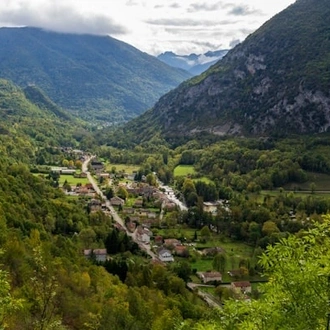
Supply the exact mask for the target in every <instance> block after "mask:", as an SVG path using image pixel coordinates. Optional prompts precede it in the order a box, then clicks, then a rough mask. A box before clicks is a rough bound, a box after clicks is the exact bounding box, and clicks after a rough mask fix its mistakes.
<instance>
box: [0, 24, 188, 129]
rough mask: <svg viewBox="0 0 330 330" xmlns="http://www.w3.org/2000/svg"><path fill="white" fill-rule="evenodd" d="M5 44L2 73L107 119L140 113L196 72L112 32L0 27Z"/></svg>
mask: <svg viewBox="0 0 330 330" xmlns="http://www.w3.org/2000/svg"><path fill="white" fill-rule="evenodd" d="M0 44H1V45H2V47H1V49H0V77H2V78H5V79H9V80H12V81H13V82H14V83H16V84H18V85H19V86H21V87H26V86H27V85H28V84H35V85H36V86H38V87H39V88H41V89H42V90H44V91H45V92H46V93H47V95H49V96H50V97H51V99H52V100H54V102H55V103H57V104H58V105H60V106H61V107H63V108H65V109H68V110H70V111H71V112H72V113H74V114H77V115H79V116H80V117H85V118H86V117H87V118H89V119H91V118H94V119H97V120H103V121H106V122H112V123H113V122H120V121H125V120H127V119H129V118H133V117H136V116H137V115H139V114H141V113H142V112H144V111H146V110H147V109H148V108H150V107H151V106H152V105H153V104H154V103H155V102H156V101H157V99H158V98H159V97H160V96H161V95H163V94H164V93H166V92H168V91H169V90H170V89H172V88H174V87H176V86H177V85H178V84H179V83H180V82H182V81H183V80H185V79H187V78H189V77H191V75H190V74H189V73H188V72H185V71H183V70H179V69H176V68H172V67H169V66H168V65H166V64H164V63H162V62H161V61H159V60H157V59H156V58H155V57H153V56H150V55H148V54H146V53H143V52H141V51H139V50H137V49H136V48H134V47H132V46H130V45H128V44H126V43H124V42H121V41H119V40H116V39H113V38H111V37H109V36H92V35H76V34H63V33H55V32H50V31H44V30H41V29H37V28H28V27H27V28H1V29H0Z"/></svg>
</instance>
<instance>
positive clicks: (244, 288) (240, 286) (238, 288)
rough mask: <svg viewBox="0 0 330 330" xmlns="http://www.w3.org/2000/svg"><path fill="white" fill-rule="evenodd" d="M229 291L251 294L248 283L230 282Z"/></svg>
mask: <svg viewBox="0 0 330 330" xmlns="http://www.w3.org/2000/svg"><path fill="white" fill-rule="evenodd" d="M231 289H232V290H233V291H234V292H236V293H243V294H246V293H251V291H252V288H251V283H250V282H249V281H242V282H232V283H231Z"/></svg>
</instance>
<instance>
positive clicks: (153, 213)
mask: <svg viewBox="0 0 330 330" xmlns="http://www.w3.org/2000/svg"><path fill="white" fill-rule="evenodd" d="M147 216H148V218H149V219H156V216H157V215H156V213H155V212H148V214H147Z"/></svg>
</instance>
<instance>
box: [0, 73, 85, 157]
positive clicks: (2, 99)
mask: <svg viewBox="0 0 330 330" xmlns="http://www.w3.org/2000/svg"><path fill="white" fill-rule="evenodd" d="M0 117H1V123H0V146H1V147H0V154H1V155H2V156H4V155H6V156H8V157H9V158H11V159H13V160H14V161H15V162H16V161H17V160H19V161H22V162H25V163H33V162H34V161H35V160H36V158H37V157H38V154H40V153H43V152H44V150H46V149H47V148H48V147H49V146H63V145H64V146H75V145H76V144H77V143H78V142H77V138H76V137H77V136H78V132H79V136H82V135H84V134H85V136H87V133H84V128H83V126H82V125H81V124H80V123H79V122H78V120H77V119H75V118H72V116H71V115H70V114H69V113H67V112H66V111H65V110H63V109H61V108H59V107H58V106H56V105H55V104H54V103H53V102H52V101H51V100H50V99H49V97H48V96H47V95H46V94H45V93H44V92H43V91H41V90H39V89H36V88H35V87H33V86H28V87H27V88H26V89H24V90H23V89H21V88H19V87H18V86H16V85H14V84H13V83H12V82H10V81H7V80H4V79H0ZM73 136H76V137H73Z"/></svg>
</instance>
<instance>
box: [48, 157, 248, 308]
mask: <svg viewBox="0 0 330 330" xmlns="http://www.w3.org/2000/svg"><path fill="white" fill-rule="evenodd" d="M80 160H81V162H82V170H81V171H77V170H76V169H75V168H69V167H56V168H52V171H55V172H57V173H58V174H59V175H60V176H63V177H64V178H65V177H68V178H69V177H71V176H73V177H74V178H75V179H76V180H75V182H76V184H75V185H73V184H71V185H68V184H67V181H69V180H66V179H65V180H64V183H63V184H62V186H61V189H63V190H64V191H65V193H66V194H67V195H70V196H73V197H74V196H76V197H79V198H84V199H85V200H86V203H87V206H88V209H89V212H92V213H93V212H99V211H101V212H103V213H104V214H106V215H108V216H109V217H111V218H112V219H113V220H114V224H113V225H114V227H115V228H117V229H118V230H119V231H124V232H126V233H127V234H128V235H129V236H130V237H131V238H132V239H133V240H134V241H135V242H136V243H137V244H138V245H139V247H140V249H141V250H143V251H145V252H146V254H147V255H149V257H150V258H151V259H152V262H158V263H162V264H164V265H166V264H171V263H175V262H176V261H180V260H194V259H196V257H195V256H196V255H198V258H200V259H205V260H206V259H208V260H212V259H213V258H214V257H215V256H216V255H217V254H226V251H225V249H223V248H222V247H221V246H212V247H205V248H203V249H201V248H198V249H197V248H196V247H197V241H198V240H197V239H196V240H194V239H193V237H191V238H187V237H183V236H182V235H181V237H177V236H178V235H177V233H175V234H174V235H173V237H171V232H172V233H174V231H173V230H172V231H166V229H167V228H168V226H169V223H168V222H169V221H170V220H169V219H170V218H171V216H170V215H171V214H173V216H175V215H177V213H178V211H186V210H187V208H186V207H185V205H184V204H183V203H182V201H180V200H179V199H178V198H177V197H176V196H175V193H174V191H173V190H172V188H171V187H168V186H164V185H162V184H158V185H155V186H152V185H150V184H148V183H147V182H146V178H145V177H142V178H141V181H139V182H138V181H135V180H134V179H135V173H125V172H123V173H111V172H109V171H106V169H105V165H104V163H103V162H102V161H99V160H97V159H96V157H94V156H91V155H83V154H82V155H81V158H80ZM118 177H120V180H118ZM79 180H80V181H81V182H79ZM62 182H63V180H62ZM109 188H110V189H111V191H112V192H113V194H111V196H108V197H109V198H108V197H107V196H106V195H107V191H109ZM123 191H124V192H125V193H124V195H125V196H126V198H125V197H124V196H123ZM219 207H223V208H226V209H227V210H228V204H227V203H226V201H216V202H204V203H203V211H204V212H208V213H210V214H211V215H215V214H216V212H217V210H218V208H219ZM174 222H176V221H174ZM83 254H84V256H85V257H86V258H92V257H93V258H95V259H96V261H97V262H101V263H102V262H105V261H106V260H108V258H109V257H110V256H109V255H108V253H107V250H106V249H105V248H104V247H98V248H90V247H88V246H87V247H86V249H84V251H83ZM192 266H193V264H192ZM233 266H234V265H233ZM197 268H198V267H196V268H194V274H193V276H192V282H189V283H188V284H187V287H188V288H190V289H192V290H194V291H195V292H197V293H198V294H199V295H200V296H201V297H202V298H203V299H204V300H206V301H207V302H208V303H209V305H214V304H215V305H219V301H217V300H216V299H214V297H213V296H212V295H210V294H209V293H206V292H204V291H203V290H202V289H204V288H205V287H206V288H207V287H214V288H215V287H217V286H219V285H221V286H223V287H224V288H227V289H228V290H230V292H231V294H232V295H233V296H236V297H239V298H240V299H247V300H248V299H249V297H250V296H251V292H252V284H251V282H250V281H249V276H246V270H245V269H244V267H236V269H230V270H226V271H225V273H223V271H224V267H220V268H222V271H220V269H217V270H216V269H213V268H214V267H212V265H211V266H210V267H209V268H208V269H206V270H203V269H202V270H200V269H197ZM202 268H203V267H202ZM226 268H227V267H226ZM242 268H243V269H242Z"/></svg>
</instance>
